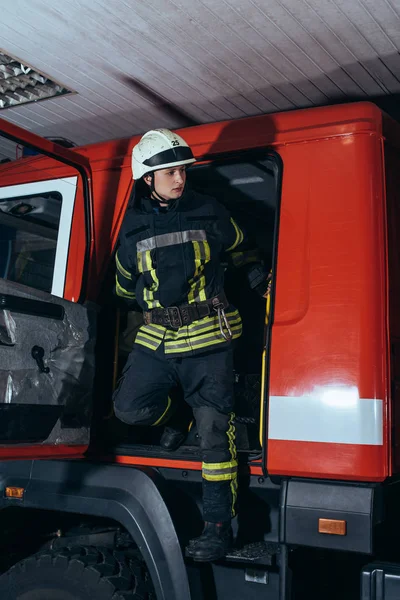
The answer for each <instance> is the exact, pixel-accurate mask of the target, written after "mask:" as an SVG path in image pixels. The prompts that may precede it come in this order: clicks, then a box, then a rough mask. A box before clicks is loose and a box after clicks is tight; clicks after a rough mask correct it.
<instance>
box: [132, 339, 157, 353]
mask: <svg viewBox="0 0 400 600" xmlns="http://www.w3.org/2000/svg"><path fill="white" fill-rule="evenodd" d="M135 344H140V345H141V346H145V347H146V348H149V350H154V351H155V350H157V347H156V348H155V347H154V346H152V345H151V344H148V343H147V342H145V341H144V340H141V339H140V338H138V337H137V336H136V338H135Z"/></svg>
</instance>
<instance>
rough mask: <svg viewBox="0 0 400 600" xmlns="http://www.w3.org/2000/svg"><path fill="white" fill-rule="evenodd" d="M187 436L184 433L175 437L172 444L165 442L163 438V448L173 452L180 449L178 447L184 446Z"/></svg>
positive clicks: (161, 442) (161, 444) (161, 443)
mask: <svg viewBox="0 0 400 600" xmlns="http://www.w3.org/2000/svg"><path fill="white" fill-rule="evenodd" d="M186 437H187V436H186V435H183V434H182V435H181V436H179V437H178V436H177V437H176V438H174V441H173V443H171V444H165V443H163V441H162V439H161V440H160V446H161V448H162V449H163V450H167V452H173V451H174V450H178V448H180V446H182V444H183V442H184V441H185V440H186Z"/></svg>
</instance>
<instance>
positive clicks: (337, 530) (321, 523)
mask: <svg viewBox="0 0 400 600" xmlns="http://www.w3.org/2000/svg"><path fill="white" fill-rule="evenodd" d="M318 532H319V533H329V534H330V535H346V521H339V520H338V519H318Z"/></svg>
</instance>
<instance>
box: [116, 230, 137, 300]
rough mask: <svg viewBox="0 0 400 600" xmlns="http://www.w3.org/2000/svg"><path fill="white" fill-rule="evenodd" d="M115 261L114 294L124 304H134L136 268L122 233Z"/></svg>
mask: <svg viewBox="0 0 400 600" xmlns="http://www.w3.org/2000/svg"><path fill="white" fill-rule="evenodd" d="M115 263H116V274H115V294H116V296H117V297H118V298H120V299H122V300H123V301H124V304H127V305H128V306H131V305H136V294H135V288H136V282H137V274H136V268H135V265H134V264H133V261H132V260H131V256H130V253H129V251H128V248H127V244H126V240H125V236H124V235H122V236H121V238H120V244H119V247H118V249H117V252H116V254H115Z"/></svg>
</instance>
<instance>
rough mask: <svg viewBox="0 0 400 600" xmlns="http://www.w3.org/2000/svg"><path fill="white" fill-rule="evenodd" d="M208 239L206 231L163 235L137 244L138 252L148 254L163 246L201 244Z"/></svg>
mask: <svg viewBox="0 0 400 600" xmlns="http://www.w3.org/2000/svg"><path fill="white" fill-rule="evenodd" d="M206 239H207V236H206V232H205V231H204V229H189V230H188V231H174V232H173V233H162V234H161V235H155V236H153V237H151V238H147V239H145V240H142V241H141V242H137V244H136V248H137V251H138V252H146V250H153V248H162V247H163V246H175V245H177V244H185V243H186V242H201V241H204V240H206Z"/></svg>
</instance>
